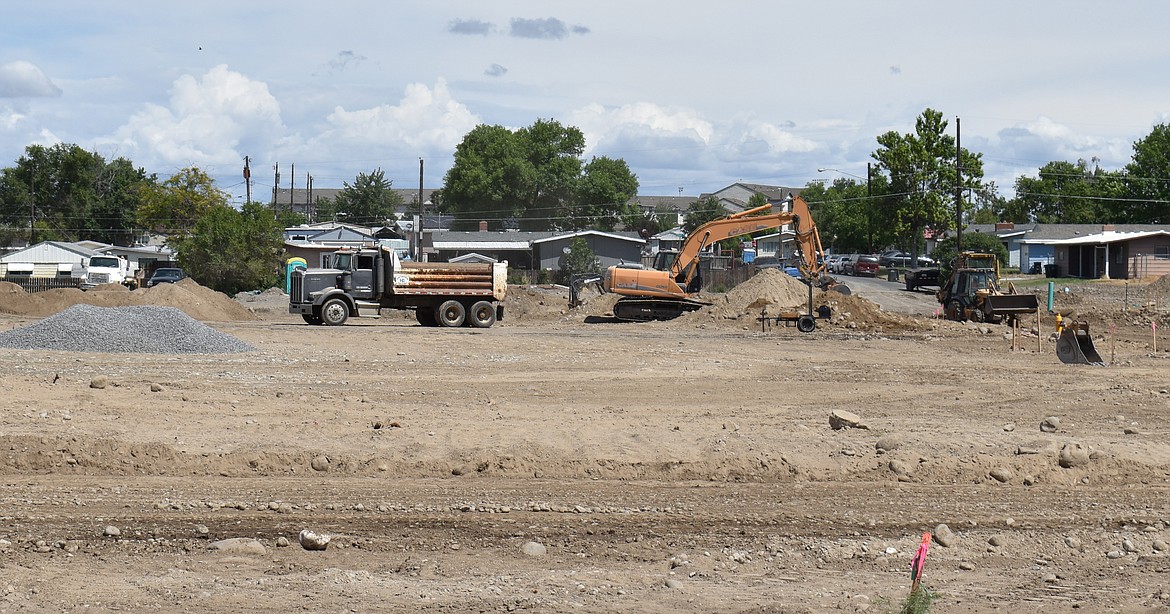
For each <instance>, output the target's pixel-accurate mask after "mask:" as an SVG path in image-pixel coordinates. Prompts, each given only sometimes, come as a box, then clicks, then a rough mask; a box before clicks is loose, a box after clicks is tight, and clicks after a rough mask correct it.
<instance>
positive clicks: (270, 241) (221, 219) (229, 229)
mask: <svg viewBox="0 0 1170 614" xmlns="http://www.w3.org/2000/svg"><path fill="white" fill-rule="evenodd" d="M169 244H170V245H171V247H173V248H175V251H177V252H178V260H179V266H181V267H183V269H184V270H185V271H186V272H187V273H188V274H189V275H190V276H191V277H192V278H194V279H195V281H198V282H199V283H200V284H202V285H204V286H207V287H209V288H213V289H215V290H218V291H220V292H223V293H225V294H229V295H231V294H236V293H238V292H243V291H246V290H258V289H262V288H271V287H273V286H274V285H279V282H280V271H281V255H282V253H283V250H284V235H283V232H282V228H281V227H280V225H279V224H278V223H277V221H276V219H275V218H274V217H273V215H272V210H271V209H269V208H268V207H267V206H266V205H263V204H260V203H255V202H251V203H247V204H245V205H244V206H243V207H242V208H241V209H240V210H239V211H237V210H235V209H233V208H232V207H230V206H227V205H217V206H214V207H212V208H211V209H209V210H207V211H206V212H205V213H204V214H203V216H202V217H200V218H199V220H198V221H197V222H196V223H195V226H194V228H193V229H192V231H191V233H190V234H184V235H177V236H173V237H171V239H170V240H169Z"/></svg>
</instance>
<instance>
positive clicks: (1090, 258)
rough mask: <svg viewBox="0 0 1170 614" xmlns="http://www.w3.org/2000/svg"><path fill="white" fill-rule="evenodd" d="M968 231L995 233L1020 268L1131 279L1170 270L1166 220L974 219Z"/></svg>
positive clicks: (1009, 260) (1012, 263) (1010, 261)
mask: <svg viewBox="0 0 1170 614" xmlns="http://www.w3.org/2000/svg"><path fill="white" fill-rule="evenodd" d="M964 232H965V233H971V232H976V233H988V234H995V236H996V237H997V238H999V239H1000V241H1001V242H1002V243H1003V244H1004V246H1005V247H1006V248H1007V250H1008V264H1009V266H1018V267H1019V268H1020V270H1021V271H1038V270H1041V269H1042V268H1043V267H1049V269H1048V270H1049V271H1051V272H1052V273H1053V274H1054V275H1055V276H1058V277H1062V276H1070V277H1091V278H1096V277H1106V276H1108V277H1111V278H1114V279H1130V278H1136V277H1145V276H1147V275H1163V274H1166V273H1170V240H1168V239H1167V237H1168V236H1170V226H1167V225H1165V224H1036V223H1026V224H1012V223H1010V222H1009V223H1005V222H1001V223H998V224H972V225H970V226H968V227H967V229H966V230H965V231H964Z"/></svg>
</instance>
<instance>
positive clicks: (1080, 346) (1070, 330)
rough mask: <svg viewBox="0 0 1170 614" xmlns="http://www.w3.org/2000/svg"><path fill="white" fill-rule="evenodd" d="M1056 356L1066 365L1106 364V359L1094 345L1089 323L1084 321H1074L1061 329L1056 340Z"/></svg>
mask: <svg viewBox="0 0 1170 614" xmlns="http://www.w3.org/2000/svg"><path fill="white" fill-rule="evenodd" d="M1056 357H1057V358H1059V359H1060V362H1063V363H1064V364H1066V365H1097V366H1099V367H1104V366H1105V361H1104V360H1101V355H1100V354H1098V353H1097V348H1096V347H1094V346H1093V336H1092V335H1090V334H1089V325H1088V324H1084V323H1074V324H1073V325H1072V326H1069V327H1066V328H1064V329H1062V330H1061V331H1060V337H1059V338H1057V340H1056Z"/></svg>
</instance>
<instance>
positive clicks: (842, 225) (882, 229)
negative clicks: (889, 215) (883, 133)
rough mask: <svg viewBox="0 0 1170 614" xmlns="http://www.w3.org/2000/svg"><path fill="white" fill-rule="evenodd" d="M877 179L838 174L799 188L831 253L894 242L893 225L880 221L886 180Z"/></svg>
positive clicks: (867, 250)
mask: <svg viewBox="0 0 1170 614" xmlns="http://www.w3.org/2000/svg"><path fill="white" fill-rule="evenodd" d="M876 179H877V181H874V180H872V179H871V181H869V182H865V183H862V182H860V181H855V180H853V179H849V178H841V177H839V178H837V179H834V180H833V182H832V183H831V184H828V185H825V184H824V183H822V182H819V181H814V182H812V183H809V184H808V185H807V186H806V187H805V188H804V189H803V190H801V193H800V195H801V197H803V198H804V199H805V201H807V202H808V205H809V209H810V210H811V211H812V214H813V219H814V221H816V224H817V232H818V234H820V237H821V241H822V242H824V243H825V244H826V245H829V246H830V247H831V248H832V251H833V252H834V253H838V254H840V253H849V252H857V253H872V252H874V251H876V250H877V249H878V248H880V247H881V246H883V245H889V244H890V243H892V242H893V241H894V237H895V235H894V232H893V228H892V227H891V226H890V225H888V224H884V223H881V222H880V221H879V218H880V216H881V211H880V208H881V206H882V204H881V203H882V198H883V197H882V194H883V193H884V192H885V182H884V177H880V176H879V177H877V178H876ZM871 191H872V192H873V193H872V194H871Z"/></svg>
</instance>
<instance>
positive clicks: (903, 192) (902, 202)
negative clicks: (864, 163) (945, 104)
mask: <svg viewBox="0 0 1170 614" xmlns="http://www.w3.org/2000/svg"><path fill="white" fill-rule="evenodd" d="M946 129H947V122H946V121H945V120H944V119H943V117H942V113H941V112H939V111H935V110H934V109H929V108H928V109H926V110H925V111H923V112H922V115H919V116H918V119H917V120H916V121H915V126H914V132H912V133H907V134H899V133H897V132H895V131H890V132H887V133H885V134H883V135H881V136H879V137H878V139H877V141H878V145H880V147H879V148H878V150H877V151H875V152H873V154H872V156H873V159H874V160H875V161H876V162H877V168H876V169H875V170H874V172H875V173H877V174H879V175H882V176H884V178H885V179H886V180H888V183H889V192H888V194H886V195H885V198H884V202H885V206H883V207H882V208H881V209H880V210H879V214H880V220H881V223H883V224H888V225H890V226H891V227H893V228H894V229H895V232H896V233H897V236H898V240H897V246H898V247H901V248H902V249H906V250H907V251H909V252H911V253H912V254H914V255H917V254H919V253H921V252H920V251H919V249H920V248H921V247H922V242H923V232H924V231H925V230H927V229H930V230H934V231H944V230H947V229H949V228H954V227H955V226H956V224H957V212H956V211H955V206H956V205H955V189H956V177H955V175H956V168H955V156H956V151H955V137H953V136H951V135H949V134H946ZM959 155H961V156H962V158H961V161H962V173H963V174H962V179H963V185H962V190H961V193H962V194H963V195H964V198H967V197H968V196H969V195H970V194H975V195H978V194H980V193H981V191H982V187H983V186H982V180H983V159H982V158H983V154H981V153H972V152H970V151H968V150H966V149H963V150H962V152H961V153H960V154H959ZM975 206H976V205H967V204H966V203H965V201H964V204H963V208H964V210H968V209H972V208H975ZM965 219H966V218H964V220H965Z"/></svg>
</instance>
